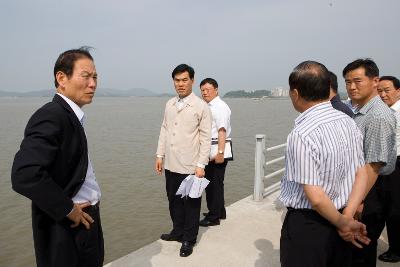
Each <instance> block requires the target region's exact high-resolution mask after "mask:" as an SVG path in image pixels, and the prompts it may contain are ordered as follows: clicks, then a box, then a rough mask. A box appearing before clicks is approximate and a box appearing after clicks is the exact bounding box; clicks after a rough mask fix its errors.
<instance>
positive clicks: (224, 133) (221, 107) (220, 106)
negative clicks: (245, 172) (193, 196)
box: [200, 78, 231, 227]
mask: <svg viewBox="0 0 400 267" xmlns="http://www.w3.org/2000/svg"><path fill="white" fill-rule="evenodd" d="M200 91H201V95H202V97H203V99H204V100H205V101H206V102H207V103H208V106H209V107H210V110H211V114H212V118H213V120H212V127H211V140H212V141H211V142H212V145H215V146H217V149H216V150H213V149H212V150H211V151H216V154H215V155H214V154H213V155H210V162H209V163H208V165H207V166H206V169H205V172H206V175H205V177H206V178H207V179H209V180H210V184H209V185H208V186H207V187H206V199H207V208H208V213H206V214H205V217H204V219H202V220H201V221H200V226H204V227H207V226H213V225H219V224H220V219H225V218H226V210H225V200H224V176H225V169H226V165H227V163H228V161H227V159H225V157H224V152H225V145H226V142H227V140H228V142H231V140H230V136H231V110H230V108H229V106H228V105H227V104H226V103H225V102H224V101H223V100H222V99H221V98H220V97H219V96H218V83H217V81H216V80H214V79H212V78H206V79H204V80H203V81H202V82H201V83H200Z"/></svg>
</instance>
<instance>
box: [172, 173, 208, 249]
mask: <svg viewBox="0 0 400 267" xmlns="http://www.w3.org/2000/svg"><path fill="white" fill-rule="evenodd" d="M187 176H188V174H180V173H176V172H171V171H169V170H165V179H166V191H167V196H168V202H169V214H170V216H171V220H172V224H173V229H172V232H171V234H172V235H174V236H179V237H182V240H183V241H190V242H196V239H197V234H198V232H199V219H200V207H201V197H200V198H190V197H184V198H182V196H181V195H176V191H177V190H178V188H179V185H180V184H181V183H182V181H183V180H184V179H185V178H186V177H187Z"/></svg>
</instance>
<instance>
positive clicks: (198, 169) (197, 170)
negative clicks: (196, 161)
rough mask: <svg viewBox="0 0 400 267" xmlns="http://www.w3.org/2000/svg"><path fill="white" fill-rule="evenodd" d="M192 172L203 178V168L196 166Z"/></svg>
mask: <svg viewBox="0 0 400 267" xmlns="http://www.w3.org/2000/svg"><path fill="white" fill-rule="evenodd" d="M194 174H195V175H196V176H197V177H199V178H203V177H204V175H205V174H206V173H205V171H204V169H203V168H200V167H196V169H195V170H194Z"/></svg>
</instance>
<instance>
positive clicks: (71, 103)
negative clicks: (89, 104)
mask: <svg viewBox="0 0 400 267" xmlns="http://www.w3.org/2000/svg"><path fill="white" fill-rule="evenodd" d="M57 95H59V96H61V97H62V98H63V99H64V100H65V102H67V104H68V105H69V106H70V107H71V109H72V110H73V111H74V113H75V115H76V117H77V118H78V120H79V121H80V122H81V123H83V119H84V117H85V113H84V112H83V110H82V109H81V108H80V107H79V106H78V105H77V104H76V103H75V102H74V101H72V100H71V99H69V98H68V97H66V96H65V95H62V94H60V93H57Z"/></svg>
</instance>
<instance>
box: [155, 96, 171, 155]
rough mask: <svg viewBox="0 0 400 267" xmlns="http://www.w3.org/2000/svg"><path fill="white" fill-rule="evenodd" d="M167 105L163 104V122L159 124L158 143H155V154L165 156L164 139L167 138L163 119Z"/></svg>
mask: <svg viewBox="0 0 400 267" xmlns="http://www.w3.org/2000/svg"><path fill="white" fill-rule="evenodd" d="M167 105H168V103H167V104H166V105H165V110H164V117H163V122H162V124H161V129H160V135H159V137H158V145H157V152H156V155H160V156H163V157H164V156H165V141H166V138H167V122H166V119H165V114H166V112H167Z"/></svg>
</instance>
